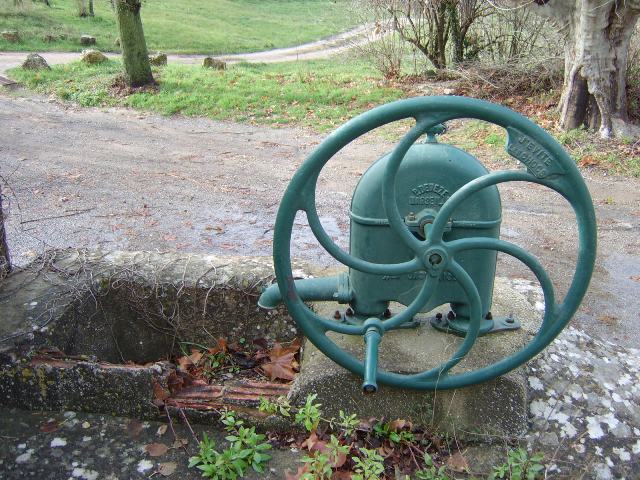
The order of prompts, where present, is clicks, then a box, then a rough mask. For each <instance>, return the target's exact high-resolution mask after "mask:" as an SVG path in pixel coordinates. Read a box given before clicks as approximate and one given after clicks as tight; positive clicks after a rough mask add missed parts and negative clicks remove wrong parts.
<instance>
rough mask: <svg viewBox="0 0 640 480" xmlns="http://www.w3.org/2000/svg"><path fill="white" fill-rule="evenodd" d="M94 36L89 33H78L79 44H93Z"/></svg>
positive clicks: (94, 42)
mask: <svg viewBox="0 0 640 480" xmlns="http://www.w3.org/2000/svg"><path fill="white" fill-rule="evenodd" d="M95 44H96V37H92V36H91V35H80V45H95Z"/></svg>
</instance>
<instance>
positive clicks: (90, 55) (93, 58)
mask: <svg viewBox="0 0 640 480" xmlns="http://www.w3.org/2000/svg"><path fill="white" fill-rule="evenodd" d="M107 60H108V59H107V56H106V55H105V54H104V53H102V52H101V51H99V50H94V49H88V50H83V51H82V61H83V62H84V63H87V64H89V65H95V64H97V63H102V62H106V61H107Z"/></svg>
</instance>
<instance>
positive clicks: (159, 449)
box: [144, 443, 169, 457]
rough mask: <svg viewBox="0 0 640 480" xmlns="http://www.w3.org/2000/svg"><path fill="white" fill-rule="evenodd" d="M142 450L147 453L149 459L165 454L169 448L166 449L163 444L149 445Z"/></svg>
mask: <svg viewBox="0 0 640 480" xmlns="http://www.w3.org/2000/svg"><path fill="white" fill-rule="evenodd" d="M144 449H145V450H146V451H147V453H148V454H149V456H151V457H159V456H161V455H164V454H165V453H167V450H169V447H167V446H166V445H165V444H164V443H150V444H149V445H147V446H146V447H144Z"/></svg>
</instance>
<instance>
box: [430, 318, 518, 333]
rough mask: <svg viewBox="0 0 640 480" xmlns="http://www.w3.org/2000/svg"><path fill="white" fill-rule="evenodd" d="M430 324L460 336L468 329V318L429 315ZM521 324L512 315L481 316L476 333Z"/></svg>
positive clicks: (492, 331)
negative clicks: (478, 329) (488, 317)
mask: <svg viewBox="0 0 640 480" xmlns="http://www.w3.org/2000/svg"><path fill="white" fill-rule="evenodd" d="M429 321H430V323H431V326H432V327H433V328H435V329H436V330H440V331H441V332H445V333H453V334H454V335H458V336H460V337H464V336H465V335H466V334H467V331H468V330H469V319H468V318H462V317H456V318H454V319H453V320H449V319H448V318H447V317H445V316H441V317H431V318H430V319H429ZM520 327H521V324H520V322H519V321H518V320H516V319H515V318H513V317H512V316H507V317H494V318H493V319H491V320H488V319H486V318H483V319H482V320H481V321H480V333H479V334H478V335H486V334H488V333H495V332H504V331H507V330H518V329H519V328H520Z"/></svg>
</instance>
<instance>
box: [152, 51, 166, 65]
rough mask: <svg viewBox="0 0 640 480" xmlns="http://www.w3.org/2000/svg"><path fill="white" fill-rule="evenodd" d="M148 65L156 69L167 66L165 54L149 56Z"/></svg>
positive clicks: (159, 53)
mask: <svg viewBox="0 0 640 480" xmlns="http://www.w3.org/2000/svg"><path fill="white" fill-rule="evenodd" d="M149 63H150V64H151V65H154V66H156V67H163V66H165V65H166V64H167V54H166V53H162V52H158V53H156V54H155V55H149Z"/></svg>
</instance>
